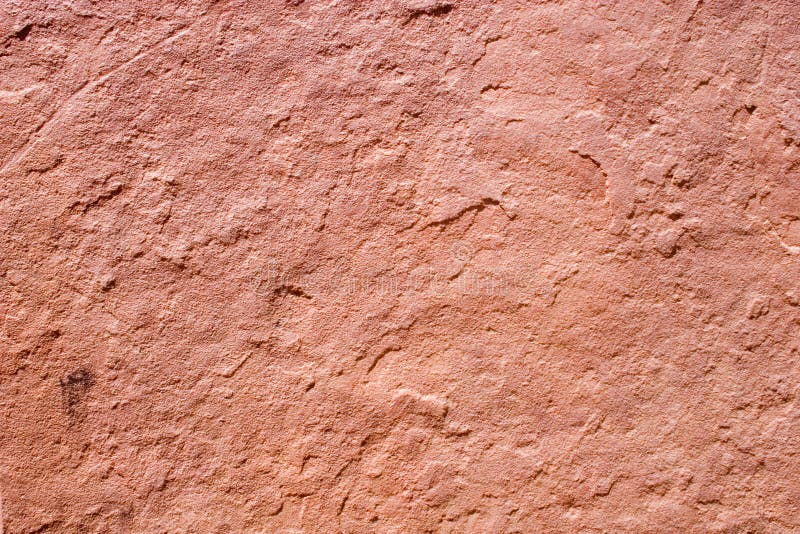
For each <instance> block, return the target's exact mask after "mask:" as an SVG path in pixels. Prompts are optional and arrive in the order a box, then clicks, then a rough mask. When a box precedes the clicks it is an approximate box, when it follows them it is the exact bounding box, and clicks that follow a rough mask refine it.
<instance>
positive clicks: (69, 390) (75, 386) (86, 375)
mask: <svg viewBox="0 0 800 534" xmlns="http://www.w3.org/2000/svg"><path fill="white" fill-rule="evenodd" d="M94 382H95V380H94V375H93V374H92V372H91V371H89V370H87V369H78V370H76V371H73V372H71V373H70V374H68V375H67V376H66V378H62V379H60V380H59V384H60V386H61V400H62V402H63V404H64V410H65V411H66V412H67V413H68V414H69V415H70V416H75V415H77V414H78V408H79V407H80V405H81V404H82V403H83V400H84V399H85V398H86V394H87V393H88V392H89V389H90V388H91V387H92V386H93V385H94Z"/></svg>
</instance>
